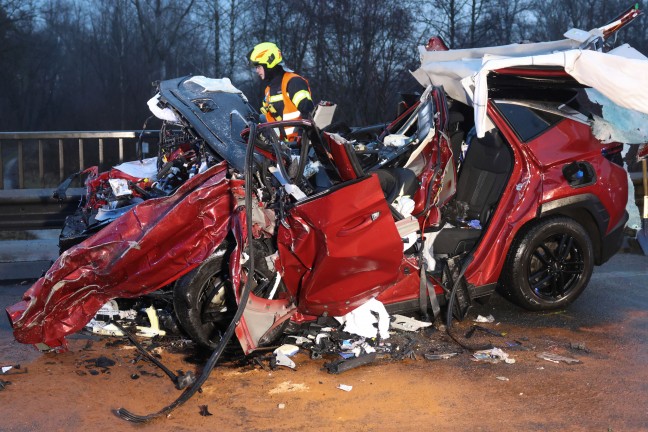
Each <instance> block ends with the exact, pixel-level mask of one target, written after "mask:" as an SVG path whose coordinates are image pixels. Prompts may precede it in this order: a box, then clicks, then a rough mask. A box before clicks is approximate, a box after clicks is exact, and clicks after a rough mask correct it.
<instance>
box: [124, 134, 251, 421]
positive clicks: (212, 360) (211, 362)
mask: <svg viewBox="0 0 648 432" xmlns="http://www.w3.org/2000/svg"><path fill="white" fill-rule="evenodd" d="M255 137H256V124H254V123H252V124H251V125H250V135H249V138H248V146H247V149H246V153H245V185H246V187H245V208H246V209H247V211H246V212H245V213H246V215H245V216H246V224H247V236H248V237H249V233H250V228H251V227H252V211H251V209H252V189H253V188H252V172H253V168H254V139H255ZM247 243H248V246H249V248H250V250H249V252H250V253H249V259H248V265H249V274H250V275H253V274H254V271H255V267H254V251H253V250H252V248H253V242H251V241H248V242H247ZM253 279H254V278H253V277H248V278H247V281H246V282H245V286H244V288H243V290H242V292H241V297H240V299H239V305H238V308H237V309H236V314H234V317H233V318H232V321H231V322H230V324H229V326H228V327H227V330H226V331H225V334H224V335H223V337H222V338H221V340H220V342H219V344H218V346H217V347H216V348H215V349H214V351H213V352H212V354H211V356H210V357H209V359H208V360H207V363H206V364H205V367H204V369H203V370H202V373H201V374H200V376H199V377H198V379H197V380H196V382H195V383H194V384H193V385H192V386H191V387H189V388H188V389H186V390H185V391H184V392H182V394H181V395H180V396H179V397H178V398H177V399H176V400H175V401H173V402H172V403H171V404H169V405H167V406H165V407H164V408H162V409H161V410H159V411H157V412H155V413H152V414H147V415H138V414H134V413H132V412H130V411H128V410H127V409H126V408H119V409H117V410H116V411H115V414H116V415H117V416H119V417H120V418H122V419H124V420H127V421H129V422H133V423H147V422H149V421H151V420H154V419H156V418H159V417H162V416H167V415H169V414H170V413H171V411H173V410H174V409H175V408H177V407H179V406H180V405H182V404H184V403H185V402H187V401H188V400H189V399H191V397H192V396H193V395H195V394H196V393H197V392H198V391H199V390H200V388H201V387H202V385H203V384H204V383H205V381H207V378H209V375H210V374H211V372H212V370H213V369H214V367H215V366H216V363H217V362H218V360H219V359H220V356H221V354H223V351H224V350H225V346H226V345H227V343H228V342H229V341H230V339H231V338H232V335H233V334H234V330H235V329H236V326H237V324H238V322H239V320H240V319H241V317H242V316H243V312H244V311H245V305H246V304H247V302H248V298H249V296H250V287H251V286H252V280H253Z"/></svg>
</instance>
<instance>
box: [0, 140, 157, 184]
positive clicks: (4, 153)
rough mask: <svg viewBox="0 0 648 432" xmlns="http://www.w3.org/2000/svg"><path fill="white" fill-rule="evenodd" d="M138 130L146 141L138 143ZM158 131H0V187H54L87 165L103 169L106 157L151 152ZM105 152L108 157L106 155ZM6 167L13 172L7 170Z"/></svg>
mask: <svg viewBox="0 0 648 432" xmlns="http://www.w3.org/2000/svg"><path fill="white" fill-rule="evenodd" d="M141 134H143V135H142V138H143V139H144V140H146V141H142V142H141V143H140V142H139V139H140V135H141ZM158 134H159V131H144V132H143V133H142V132H141V131H85V132H70V131H62V132H0V189H25V188H39V187H40V188H44V187H55V186H56V185H57V184H58V183H60V182H61V181H63V179H64V178H66V177H67V176H68V175H70V174H72V173H74V172H76V171H82V170H84V169H85V168H87V167H88V166H92V165H99V168H100V170H104V169H107V168H108V166H105V165H106V163H107V162H108V161H110V162H111V163H109V164H108V165H110V166H111V165H115V164H117V163H121V162H123V161H124V160H134V159H137V158H140V157H142V156H145V155H146V153H148V154H155V152H151V151H150V150H151V144H152V143H151V142H150V140H151V138H154V140H155V143H153V145H155V146H156V145H157V138H158ZM75 147H76V148H75ZM145 147H147V148H145ZM128 150H130V151H128ZM147 150H149V151H147ZM156 151H157V150H156ZM109 154H110V156H111V157H110V158H107V157H106V156H107V155H109ZM127 155H130V157H127ZM125 157H126V159H125ZM52 161H57V162H58V163H57V164H52ZM48 162H49V163H48ZM36 163H37V165H36ZM8 167H9V169H11V168H13V169H15V171H16V172H10V173H8V172H7V171H8ZM14 167H15V168H14ZM36 170H37V172H38V175H35V174H36ZM48 174H49V175H48ZM8 175H9V178H10V179H11V180H12V184H10V185H9V186H10V187H7V185H5V183H6V182H7V181H6V180H7V178H8ZM26 175H27V178H26ZM26 179H28V180H29V181H26ZM35 182H37V184H34V183H35Z"/></svg>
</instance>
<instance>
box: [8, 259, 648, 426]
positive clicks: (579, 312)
mask: <svg viewBox="0 0 648 432" xmlns="http://www.w3.org/2000/svg"><path fill="white" fill-rule="evenodd" d="M28 287H29V284H25V285H19V284H18V285H17V284H2V285H0V306H2V307H3V308H4V307H5V306H6V305H8V304H12V303H14V302H16V301H18V300H19V298H20V296H21V295H22V293H23V292H24V291H25V290H26V289H27V288H28ZM477 314H481V315H488V314H492V315H493V316H494V317H495V319H496V322H495V323H493V324H484V326H489V327H491V328H492V329H497V330H498V331H502V332H505V333H506V334H507V337H506V338H504V339H498V338H491V342H492V343H493V344H495V345H498V346H501V347H502V348H503V349H504V350H505V351H507V352H508V353H509V354H510V355H511V356H512V357H514V358H515V359H516V363H515V364H504V363H499V364H485V363H480V362H475V361H473V359H472V353H471V352H468V351H465V350H464V351H463V352H461V354H460V355H459V356H457V357H454V358H452V359H450V360H442V361H428V360H425V359H424V358H423V355H422V351H424V350H429V349H430V348H431V347H435V346H439V345H438V343H439V342H440V341H442V342H443V344H445V345H444V346H446V347H447V346H448V342H451V341H449V340H448V339H447V338H445V339H444V335H443V334H441V333H440V332H436V333H433V334H432V335H431V336H429V341H430V342H429V345H427V346H426V345H425V343H422V344H421V346H420V347H419V349H420V351H419V354H421V355H419V356H418V358H417V359H416V360H411V359H408V360H404V361H398V362H394V361H386V362H378V363H376V364H373V365H369V366H365V367H362V368H358V369H354V370H352V371H348V372H345V373H344V374H342V375H339V376H337V375H334V376H331V375H328V374H326V372H323V371H322V369H321V366H322V364H321V363H322V362H323V360H322V361H320V362H319V363H318V362H317V361H315V360H311V359H310V358H308V356H307V355H306V354H299V355H298V356H297V357H296V358H295V359H296V362H297V363H298V370H297V371H296V372H295V371H292V370H286V369H281V370H277V371H272V372H267V371H264V370H262V369H259V368H255V369H253V370H250V369H249V368H247V369H240V368H239V369H237V368H234V370H231V369H230V370H229V371H228V370H227V369H226V370H225V372H223V370H222V369H219V370H218V371H215V372H214V373H213V374H212V376H211V377H210V379H209V380H208V382H207V383H206V384H205V386H204V387H203V389H204V392H203V393H202V394H200V395H197V396H195V397H194V400H192V401H191V402H189V403H187V404H186V406H183V407H181V408H179V409H178V410H177V411H176V413H174V415H173V416H171V417H170V418H168V419H164V420H161V421H159V422H157V423H154V425H151V428H150V429H151V430H156V431H159V430H174V431H175V430H207V429H216V428H217V429H218V430H258V431H268V430H277V431H279V430H281V431H284V430H303V429H305V428H308V429H310V430H341V429H344V430H395V431H396V430H398V431H402V430H404V429H405V430H407V429H413V430H443V431H449V430H450V431H452V430H456V431H463V430H476V431H498V432H499V431H508V430H515V431H518V430H536V431H545V430H570V431H572V430H583V431H592V430H598V431H627V430H630V431H633V430H636V431H641V430H648V257H647V256H644V255H640V254H632V253H621V254H618V255H616V256H615V257H613V258H612V259H611V260H610V262H608V263H606V264H605V265H603V266H601V267H597V268H596V269H595V272H594V274H593V276H592V279H591V281H590V283H589V286H588V287H587V289H586V290H585V292H584V293H583V295H582V296H581V297H580V298H579V299H578V300H577V301H576V302H575V303H574V304H572V305H571V306H570V307H569V308H568V309H566V310H560V311H555V312H551V313H534V312H528V311H525V310H522V309H520V308H518V307H516V306H514V305H512V304H511V303H509V302H508V301H506V300H504V299H503V298H501V297H499V296H494V297H493V298H492V299H491V301H490V302H489V303H487V304H486V305H482V306H479V307H476V308H474V310H473V311H472V312H471V317H470V318H474V317H475V316H476V315H477ZM470 324H471V322H470V321H467V322H464V323H461V324H458V327H459V328H460V329H461V327H462V326H463V328H464V329H465V328H467V326H470ZM426 338H427V336H426ZM512 340H516V341H521V344H522V345H521V346H518V347H510V348H509V347H507V345H505V342H510V341H512ZM74 342H75V343H74V344H71V345H72V349H71V352H69V353H66V354H40V353H38V352H36V351H34V350H33V349H32V348H31V347H25V346H23V345H20V344H17V343H16V342H15V341H13V339H12V337H11V333H10V329H9V325H8V322H7V318H6V316H5V315H4V314H0V365H2V364H11V363H21V364H23V365H26V366H29V368H30V369H29V374H25V375H15V376H12V377H10V378H11V381H12V384H11V385H10V386H8V387H7V389H5V390H4V391H2V392H0V401H7V402H8V403H5V402H3V403H2V404H0V419H2V420H0V430H3V431H4V430H7V431H27V430H44V429H49V430H86V429H101V428H104V427H106V428H108V427H110V428H115V427H117V428H118V429H119V428H122V427H124V428H126V429H131V428H132V427H131V426H130V425H128V424H127V423H121V422H123V421H122V420H119V419H117V418H116V417H115V416H114V415H112V414H111V409H114V408H115V407H118V406H124V405H126V406H128V407H129V408H134V409H136V410H138V411H139V412H151V411H154V410H157V409H159V408H161V406H163V404H166V403H168V402H170V401H171V400H172V398H173V397H175V396H174V393H173V391H174V390H173V388H172V386H171V385H170V384H169V383H168V382H167V381H166V380H165V379H164V378H155V379H154V378H147V377H144V376H142V377H141V378H140V379H138V380H137V381H132V380H131V377H132V375H131V374H132V373H133V372H134V371H138V370H136V369H134V368H135V366H134V365H133V364H131V362H130V361H127V360H128V359H129V358H130V357H129V356H132V355H133V351H132V350H130V351H126V350H124V349H123V348H121V349H120V348H117V347H110V346H105V347H104V346H99V342H96V343H95V345H94V347H93V348H92V349H90V351H88V350H87V347H84V344H85V343H86V342H85V341H81V340H76V341H74ZM435 344H436V345H435ZM544 352H550V353H554V354H560V355H563V356H567V357H570V358H575V359H578V360H579V363H578V364H573V365H570V364H565V363H553V362H549V361H546V360H544V359H541V358H538V355H541V353H544ZM99 354H102V355H106V356H109V357H110V358H113V359H115V360H117V366H115V367H114V368H112V374H111V375H101V376H99V377H91V376H87V375H85V374H84V373H83V371H82V370H80V367H81V366H82V364H83V363H82V362H83V361H87V360H84V359H86V358H88V357H89V356H97V355H99ZM164 361H165V362H170V364H172V365H173V366H172V369H173V368H184V369H185V370H187V369H189V368H192V367H195V365H192V364H188V363H186V362H184V360H183V359H182V357H181V356H179V355H174V354H171V353H164ZM81 375H84V376H81ZM0 378H2V379H7V378H4V377H2V376H0ZM286 383H287V384H286ZM339 383H344V384H348V385H352V386H353V391H352V392H350V393H346V392H342V391H341V390H338V389H337V388H336V386H337V385H338V384H339ZM97 394H100V395H101V397H100V398H97ZM69 400H72V401H75V403H73V404H69V403H67V402H68V401H69ZM80 402H82V403H80ZM198 404H209V407H210V410H211V411H212V412H214V414H215V415H214V416H211V417H201V416H200V415H199V414H198V407H199V405H198ZM279 405H283V406H285V407H286V409H285V411H281V410H283V409H284V408H278V406H279ZM205 406H206V405H205ZM15 412H20V413H22V414H21V415H20V416H15V415H14V413H15ZM315 414H316V415H315ZM314 416H315V417H314ZM269 419H274V420H272V421H270V420H269ZM144 428H145V429H149V427H148V426H147V427H144ZM133 430H135V429H134V428H133ZM138 430H141V428H139V427H138Z"/></svg>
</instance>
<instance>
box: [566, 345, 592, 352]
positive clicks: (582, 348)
mask: <svg viewBox="0 0 648 432" xmlns="http://www.w3.org/2000/svg"><path fill="white" fill-rule="evenodd" d="M569 348H571V349H573V350H575V351H583V352H586V353H589V352H590V350H589V349H588V348H587V347H586V346H585V342H570V343H569Z"/></svg>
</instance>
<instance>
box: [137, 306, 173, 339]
mask: <svg viewBox="0 0 648 432" xmlns="http://www.w3.org/2000/svg"><path fill="white" fill-rule="evenodd" d="M145 312H146V316H148V319H149V322H150V323H151V327H143V326H137V335H138V336H146V337H154V336H164V335H166V332H165V331H164V330H161V329H160V321H159V320H158V315H157V312H156V310H155V308H154V307H153V306H149V307H148V308H146V309H145Z"/></svg>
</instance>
